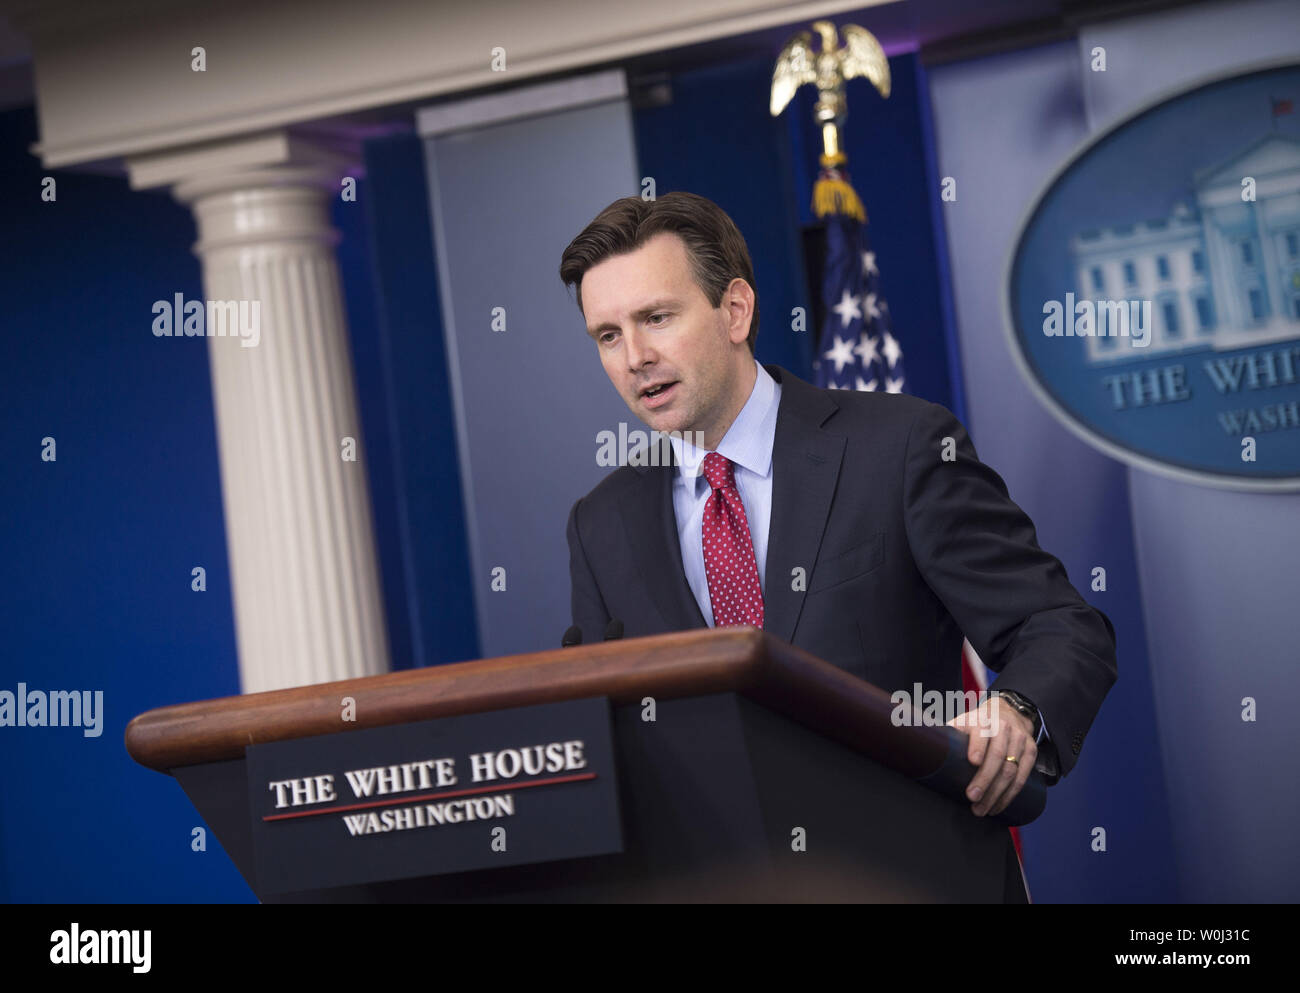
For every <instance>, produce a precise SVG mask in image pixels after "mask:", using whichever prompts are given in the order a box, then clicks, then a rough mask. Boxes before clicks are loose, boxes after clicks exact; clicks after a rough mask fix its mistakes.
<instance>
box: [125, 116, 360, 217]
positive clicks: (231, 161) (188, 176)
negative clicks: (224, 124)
mask: <svg viewBox="0 0 1300 993" xmlns="http://www.w3.org/2000/svg"><path fill="white" fill-rule="evenodd" d="M361 163H362V153H361V146H360V143H359V142H356V141H350V140H344V139H340V138H337V137H331V138H330V139H328V140H326V139H323V138H321V137H319V136H311V137H307V136H303V135H300V134H296V133H294V132H292V131H290V130H289V129H287V128H278V129H275V130H271V131H262V132H259V133H257V134H247V135H240V136H239V137H236V138H229V139H224V140H222V141H212V142H204V143H202V144H198V145H186V146H183V147H179V148H170V149H167V150H165V151H161V152H151V153H149V154H147V155H137V156H132V157H130V158H128V159H127V160H126V168H127V175H128V176H129V177H130V182H131V188H132V189H135V190H143V189H150V188H155V187H159V186H173V187H175V190H174V192H175V194H176V198H177V199H178V200H181V201H182V202H184V203H192V202H193V201H195V200H197V199H200V198H202V197H204V196H207V195H210V194H214V193H224V192H230V191H234V190H239V189H248V188H250V187H262V188H265V187H273V186H318V187H321V188H322V189H329V190H331V191H332V190H335V189H337V187H338V182H339V180H340V179H341V178H342V177H343V176H346V175H360V173H361V171H362V164H361Z"/></svg>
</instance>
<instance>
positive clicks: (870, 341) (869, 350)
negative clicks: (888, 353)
mask: <svg viewBox="0 0 1300 993" xmlns="http://www.w3.org/2000/svg"><path fill="white" fill-rule="evenodd" d="M879 340H880V339H879V338H873V337H871V335H869V334H867V333H866V332H865V331H864V332H863V333H862V337H861V338H860V339H859V340H858V344H857V347H856V348H854V349H853V353H854V354H855V355H857V357H858V358H859V359H861V360H862V368H863V369H865V368H866V367H867V366H869V365H871V363H872V362H879V361H880V356H879V355H878V354H877V353H876V342H878V341H879Z"/></svg>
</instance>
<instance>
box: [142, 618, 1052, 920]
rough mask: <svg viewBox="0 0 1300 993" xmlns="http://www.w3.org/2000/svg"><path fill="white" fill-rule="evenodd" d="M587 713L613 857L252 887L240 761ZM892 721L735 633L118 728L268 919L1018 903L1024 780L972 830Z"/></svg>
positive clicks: (936, 740) (943, 731)
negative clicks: (614, 789)
mask: <svg viewBox="0 0 1300 993" xmlns="http://www.w3.org/2000/svg"><path fill="white" fill-rule="evenodd" d="M343 697H351V698H353V699H354V700H355V702H356V715H357V719H356V721H355V722H354V723H352V724H349V725H341V724H340V720H339V701H340V700H341V698H343ZM589 697H605V698H608V700H609V703H610V707H611V712H612V719H613V746H614V752H615V762H616V770H617V783H618V797H619V807H620V813H621V819H622V826H623V841H624V850H623V852H622V853H620V854H614V855H603V856H596V857H591V858H579V859H565V860H562V861H556V862H542V863H535V864H530V865H517V866H512V867H507V868H488V869H479V870H477V871H469V872H455V873H450V874H441V875H434V876H424V877H421V878H416V879H405V880H399V881H392V882H382V883H372V884H368V885H364V886H344V887H333V888H322V889H314V890H304V891H302V892H297V893H292V894H288V895H283V894H282V895H274V896H272V895H269V894H266V893H265V892H263V890H262V889H260V888H259V884H258V880H257V878H256V871H255V869H254V857H253V854H254V853H253V828H252V814H251V811H250V800H249V788H248V783H247V781H246V778H247V774H246V770H245V759H244V748H245V746H247V745H252V744H261V743H265V742H273V741H285V740H289V739H301V738H307V737H310V736H315V735H323V734H339V733H343V734H346V733H348V732H349V731H351V730H360V729H367V728H376V727H383V726H388V725H397V724H406V723H410V722H417V721H428V720H431V719H436V718H443V717H453V716H457V715H465V714H477V713H484V712H488V711H496V710H504V709H508V708H515V707H524V706H529V705H534V704H542V703H551V702H555V701H561V700H574V699H581V698H589ZM646 698H653V700H654V701H655V709H656V714H655V720H654V721H653V722H649V721H646V720H644V719H643V711H644V701H645V699H646ZM894 709H895V708H894V705H893V704H892V703H891V702H890V699H889V696H888V694H886V693H885V692H884V691H883V690H881V689H878V688H877V687H875V686H872V685H871V684H869V683H866V682H864V681H862V680H860V679H858V678H856V677H854V676H852V675H850V674H848V673H846V672H844V671H842V670H840V669H838V668H836V667H835V666H832V665H830V664H829V663H826V662H823V661H821V660H819V659H817V658H814V657H812V656H811V655H808V654H807V653H806V652H803V651H801V650H799V649H797V648H794V647H793V646H791V645H788V644H786V643H785V642H782V641H779V640H777V639H775V638H773V637H772V636H771V635H767V634H764V633H763V632H761V631H758V630H756V629H754V628H748V627H737V628H724V629H709V630H696V631H688V632H681V633H675V634H666V635H658V636H655V637H649V638H631V639H627V640H620V641H608V642H604V643H601V644H595V645H582V646H576V647H570V648H561V649H557V650H554V651H545V652H535V653H531V654H527V655H511V656H504V657H501V658H494V659H482V660H479V661H475V662H462V663H457V664H454V665H443V666H437V667H432V668H427V669H417V670H408V671H403V672H394V673H388V674H384V675H380V676H372V677H368V678H365V679H355V680H345V681H341V682H335V683H326V684H321V685H316V686H304V687H300V688H295V689H289V690H278V691H275V692H270V693H256V694H250V695H247V696H236V697H226V698H223V699H218V700H208V701H203V702H200V703H189V704H181V705H178V706H171V707H162V708H159V709H157V710H151V711H149V712H147V713H144V714H141V715H140V716H138V717H136V718H135V719H134V720H133V721H132V722H131V723H130V725H129V726H128V727H127V730H126V747H127V751H128V752H129V753H130V754H131V756H132V757H133V758H134V759H135V760H136V761H137V762H139V763H141V764H142V765H145V766H148V767H149V768H151V769H156V770H158V771H160V772H166V773H169V774H171V775H173V776H175V777H176V779H177V781H178V782H179V783H180V784H181V786H182V788H183V789H184V790H185V792H186V794H187V795H188V796H189V798H190V800H191V801H192V802H193V803H194V805H195V807H196V808H197V809H198V811H199V813H200V814H201V815H202V817H203V818H204V820H205V821H206V822H207V824H208V825H209V827H210V828H211V829H212V830H213V831H214V832H215V833H216V835H217V837H218V838H219V840H220V841H221V843H222V845H223V846H224V847H225V850H226V851H227V852H228V853H229V855H230V857H231V858H232V859H233V860H234V862H235V865H236V866H237V867H238V868H239V870H240V872H241V873H242V874H243V876H244V878H245V880H247V882H248V884H249V886H250V887H251V888H252V890H253V892H254V893H256V894H257V895H258V897H259V899H262V900H264V901H265V902H411V901H455V902H492V901H528V902H551V901H562V902H576V901H595V902H609V901H727V902H730V901H871V902H917V901H921V902H953V901H957V902H1024V900H1025V894H1024V889H1023V885H1022V882H1021V877H1020V872H1019V868H1018V865H1017V862H1016V857H1015V852H1014V849H1013V847H1012V845H1011V842H1010V836H1009V832H1008V830H1007V827H1008V825H1009V824H1018V823H1027V822H1028V821H1030V820H1033V819H1034V818H1035V817H1037V816H1038V815H1039V814H1040V813H1041V812H1042V809H1043V805H1044V803H1045V793H1046V789H1045V785H1044V783H1043V780H1042V777H1041V775H1039V774H1038V773H1034V774H1033V775H1032V776H1031V778H1030V780H1029V782H1028V783H1027V784H1026V786H1025V788H1024V790H1023V791H1022V793H1021V795H1020V796H1019V797H1017V800H1016V803H1015V804H1013V805H1012V806H1011V807H1009V808H1008V810H1007V811H1006V812H1005V813H1004V814H1003V815H1002V816H1001V817H1000V818H981V817H976V816H975V815H974V814H972V813H971V811H970V806H971V805H970V803H969V801H967V800H966V799H965V796H964V790H965V788H966V786H967V784H968V783H969V781H970V779H971V777H972V775H973V773H974V768H973V767H972V766H971V765H970V764H969V763H968V762H967V761H966V758H965V755H966V742H967V738H966V735H965V734H963V733H961V732H959V731H956V730H954V729H952V728H946V727H908V726H902V727H900V726H895V724H894V723H893V721H892V720H891V713H892V712H893V711H894ZM799 829H802V837H803V838H804V839H806V840H805V845H806V847H805V850H802V851H799V850H796V847H797V846H796V845H794V844H793V843H792V840H793V839H794V838H795V837H796V835H797V834H798V833H799ZM435 843H436V840H435V839H431V840H430V844H435Z"/></svg>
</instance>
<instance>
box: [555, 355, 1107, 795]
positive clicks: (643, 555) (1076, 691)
mask: <svg viewBox="0 0 1300 993" xmlns="http://www.w3.org/2000/svg"><path fill="white" fill-rule="evenodd" d="M765 368H766V369H767V371H768V372H769V373H770V374H771V375H772V377H773V378H774V379H775V380H777V381H778V382H779V383H780V384H781V401H780V407H779V409H778V414H777V422H776V440H775V446H774V449H773V453H772V469H773V473H774V475H773V481H772V486H773V491H772V517H771V524H770V531H769V538H768V550H767V571H766V576H765V582H764V625H763V626H764V630H767V631H770V632H771V633H772V634H774V635H775V636H776V637H778V638H782V639H784V640H785V641H788V642H790V643H791V644H794V645H797V646H798V647H799V648H802V649H804V650H805V651H808V652H811V653H812V654H813V655H816V656H818V657H819V658H822V659H825V660H826V661H827V662H830V663H833V664H834V665H837V666H839V667H840V668H842V669H845V670H847V671H848V672H850V673H853V674H854V675H856V676H860V677H861V678H863V679H865V680H867V681H868V682H871V683H874V684H875V685H877V686H879V687H881V688H882V689H884V690H886V691H887V692H891V693H892V692H893V691H894V690H896V689H906V690H907V691H908V692H909V694H911V693H912V692H913V683H916V682H919V683H921V684H922V688H923V690H925V691H928V690H932V689H935V690H939V691H940V692H944V693H946V692H948V691H949V690H960V689H961V643H962V635H963V633H964V634H965V636H966V637H967V638H968V639H970V643H971V644H972V645H973V646H974V648H975V650H976V651H977V652H978V653H979V655H980V658H981V659H983V660H984V662H985V664H986V665H988V666H989V668H991V669H993V670H995V671H997V672H998V673H1000V678H998V680H997V681H996V684H995V685H996V686H997V688H999V689H1006V690H1015V691H1017V692H1018V693H1021V694H1023V695H1024V696H1025V697H1027V698H1028V699H1029V700H1031V701H1032V702H1033V703H1034V705H1035V706H1037V707H1038V709H1039V711H1040V713H1041V714H1042V715H1043V723H1044V724H1045V725H1046V727H1047V733H1048V734H1049V735H1050V736H1051V739H1052V743H1053V745H1054V751H1055V756H1054V757H1055V760H1056V764H1057V765H1058V766H1059V769H1060V775H1065V774H1067V773H1068V772H1069V771H1070V769H1071V768H1072V767H1073V766H1074V762H1075V759H1076V757H1077V756H1078V754H1079V750H1080V748H1081V747H1082V745H1083V739H1084V736H1085V735H1086V734H1087V732H1088V728H1089V727H1090V726H1091V725H1092V722H1093V718H1094V717H1095V716H1096V714H1097V710H1098V708H1099V707H1100V706H1101V701H1102V699H1103V697H1105V695H1106V692H1107V691H1108V690H1109V689H1110V687H1111V685H1112V684H1113V683H1114V682H1115V678H1116V665H1115V632H1114V628H1113V627H1112V626H1111V623H1110V620H1109V619H1108V618H1107V617H1106V615H1105V614H1103V613H1102V612H1101V611H1099V610H1096V609H1095V608H1093V607H1090V606H1089V605H1088V604H1087V603H1085V602H1084V600H1083V598H1082V597H1080V596H1079V594H1078V592H1077V591H1076V590H1075V589H1074V587H1073V586H1071V585H1070V581H1069V579H1068V578H1067V576H1066V573H1065V568H1064V566H1062V565H1061V563H1060V561H1059V560H1058V559H1056V558H1055V557H1053V556H1051V555H1049V554H1047V553H1046V552H1044V551H1043V550H1042V549H1041V548H1039V547H1038V542H1037V539H1036V537H1035V534H1034V526H1033V523H1032V522H1031V521H1030V520H1029V518H1028V517H1027V516H1026V515H1025V513H1024V511H1022V510H1021V509H1020V508H1019V507H1018V506H1016V504H1015V503H1013V502H1012V501H1011V499H1010V497H1009V496H1008V495H1007V489H1006V485H1005V484H1004V483H1003V482H1002V479H1001V477H999V476H998V474H997V473H995V472H994V471H993V470H992V469H990V468H989V467H988V466H986V465H984V464H983V463H982V462H980V461H979V459H978V457H977V456H976V454H975V448H974V446H973V445H972V444H971V441H970V438H969V436H968V435H967V434H966V431H965V429H964V428H963V427H962V426H961V424H960V423H959V422H958V421H957V419H956V418H954V417H953V416H952V414H950V413H949V412H948V411H947V410H946V409H944V408H943V407H941V406H939V405H937V404H933V403H928V402H927V401H924V400H920V399H917V398H915V397H910V396H904V395H901V394H893V395H891V394H884V393H866V392H857V391H849V390H823V389H818V388H817V387H815V386H812V385H811V384H809V383H806V382H804V381H803V380H801V379H798V378H796V377H795V376H793V375H791V374H790V373H789V372H787V371H786V370H784V369H782V368H780V367H779V366H765ZM945 438H951V439H953V442H954V443H955V458H951V459H949V460H945V459H944V457H943V455H944V444H945V443H944V439H945ZM676 471H677V470H676V467H675V466H671V465H669V466H654V467H647V466H623V467H621V468H619V469H617V470H615V471H614V472H612V473H610V475H609V476H608V477H606V478H605V479H604V480H603V481H602V482H601V483H600V484H599V485H598V486H596V488H595V489H593V490H592V491H591V492H590V493H588V494H587V495H586V496H585V497H583V498H581V499H580V500H578V501H577V503H575V504H574V506H573V510H572V511H571V513H570V514H569V522H568V540H569V566H570V574H571V579H572V584H573V622H574V624H576V625H578V626H579V627H580V628H581V629H582V634H583V640H584V641H585V642H587V643H590V642H593V641H599V640H600V639H601V638H602V637H603V636H604V631H605V626H606V624H607V623H608V622H609V620H610V619H611V618H618V619H619V620H621V621H622V622H623V628H624V635H625V636H626V637H637V636H642V635H651V634H660V633H663V632H666V631H680V630H685V629H689V628H699V627H706V626H707V624H706V622H705V620H704V617H703V615H702V614H701V613H700V608H699V605H698V604H697V603H696V601H695V596H694V594H693V593H692V592H691V588H690V586H689V585H688V584H687V582H686V575H685V572H684V571H683V569H682V555H681V547H680V545H679V543H678V537H677V525H676V515H675V513H674V510H673V501H672V484H673V477H674V474H675V473H676ZM798 568H802V569H803V570H804V576H805V577H806V582H805V585H806V590H805V589H796V588H795V587H797V586H799V585H800V584H799V583H797V582H796V581H795V579H794V576H795V572H794V570H796V569H798ZM1043 742H1044V752H1045V755H1044V756H1043V757H1040V761H1042V758H1045V757H1048V756H1051V755H1052V750H1051V749H1049V748H1048V747H1047V739H1046V738H1044V739H1043ZM1048 764H1049V765H1050V764H1051V763H1050V761H1049V763H1048ZM1057 778H1058V777H1056V776H1049V777H1048V779H1049V782H1053V783H1054V782H1056V781H1057Z"/></svg>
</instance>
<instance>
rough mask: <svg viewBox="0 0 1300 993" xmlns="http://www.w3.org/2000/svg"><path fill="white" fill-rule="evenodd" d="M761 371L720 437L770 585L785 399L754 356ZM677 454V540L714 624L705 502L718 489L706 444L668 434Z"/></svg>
mask: <svg viewBox="0 0 1300 993" xmlns="http://www.w3.org/2000/svg"><path fill="white" fill-rule="evenodd" d="M754 366H755V368H756V370H757V374H756V375H755V377H754V388H753V390H751V391H750V394H749V399H748V400H747V401H745V406H744V407H742V408H741V410H740V413H739V414H738V415H737V416H736V419H735V420H734V421H733V422H732V424H731V427H729V428H728V429H727V433H726V434H725V435H723V436H722V440H721V441H720V442H718V447H717V453H718V454H719V455H721V456H722V457H723V458H727V459H730V460H731V461H732V462H733V463H735V467H736V469H735V473H736V489H737V490H739V491H740V500H741V502H742V503H743V504H744V505H745V518H746V520H747V521H748V522H749V536H750V538H752V539H753V541H754V556H755V557H756V558H757V559H758V582H759V585H760V586H761V587H762V589H763V591H764V593H765V594H766V591H767V534H768V528H769V525H770V524H771V520H772V446H773V444H774V443H775V441H776V410H777V407H778V406H779V404H780V403H781V386H780V384H779V383H777V381H776V380H774V379H773V378H772V377H771V376H770V375H768V372H767V370H766V369H764V368H763V367H762V365H760V364H759V362H758V361H757V360H755V361H754ZM669 441H670V442H671V444H672V446H673V452H674V454H675V455H676V456H677V476H676V478H675V479H674V480H673V510H674V511H675V512H676V514H677V540H678V541H679V542H680V543H681V548H682V566H683V568H684V569H685V571H686V581H687V583H689V584H690V587H691V592H692V593H694V594H695V602H696V603H698V604H699V605H700V613H701V614H703V615H704V619H705V621H707V622H708V625H709V627H713V606H712V603H711V601H710V600H709V581H708V578H707V576H706V575H705V572H704V541H703V537H702V535H703V531H704V505H705V504H706V503H708V502H709V495H710V494H711V493H712V492H713V491H712V489H711V488H710V487H709V481H708V480H707V479H705V478H704V456H706V455H708V454H709V453H708V451H707V450H706V449H702V448H698V447H696V446H695V445H693V444H691V443H690V442H689V441H687V440H685V439H684V438H679V437H677V436H676V435H669Z"/></svg>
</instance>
